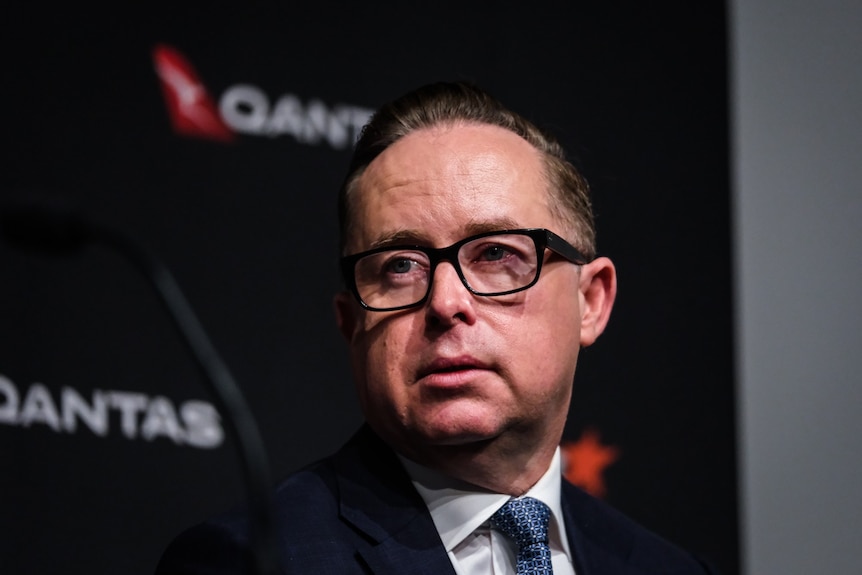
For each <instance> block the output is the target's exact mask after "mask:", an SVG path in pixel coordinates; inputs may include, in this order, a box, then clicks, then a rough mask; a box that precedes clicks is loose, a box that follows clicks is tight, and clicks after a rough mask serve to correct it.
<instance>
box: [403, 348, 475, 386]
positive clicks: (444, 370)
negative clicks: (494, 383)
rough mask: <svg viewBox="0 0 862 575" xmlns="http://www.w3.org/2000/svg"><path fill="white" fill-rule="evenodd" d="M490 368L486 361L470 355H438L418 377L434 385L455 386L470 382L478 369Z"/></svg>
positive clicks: (420, 371) (427, 383)
mask: <svg viewBox="0 0 862 575" xmlns="http://www.w3.org/2000/svg"><path fill="white" fill-rule="evenodd" d="M488 369H490V366H488V365H487V364H486V363H484V362H482V361H479V360H478V359H476V358H474V357H472V356H469V355H463V356H458V357H438V358H436V359H434V360H433V361H431V362H430V363H428V364H427V365H425V366H423V367H422V368H421V369H420V370H419V372H418V378H417V379H418V380H421V381H422V383H424V384H426V385H431V386H434V387H453V386H459V385H464V384H467V383H470V382H471V381H472V380H473V379H474V378H475V376H476V375H477V372H478V371H484V370H488Z"/></svg>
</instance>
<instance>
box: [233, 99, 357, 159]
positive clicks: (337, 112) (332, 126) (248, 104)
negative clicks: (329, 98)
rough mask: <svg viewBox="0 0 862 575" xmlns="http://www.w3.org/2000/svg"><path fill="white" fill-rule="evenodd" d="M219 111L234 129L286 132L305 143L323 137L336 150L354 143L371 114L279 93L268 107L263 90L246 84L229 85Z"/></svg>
mask: <svg viewBox="0 0 862 575" xmlns="http://www.w3.org/2000/svg"><path fill="white" fill-rule="evenodd" d="M219 110H220V112H221V116H222V119H223V120H224V121H225V123H226V124H227V125H228V126H230V127H231V128H232V129H234V130H236V131H237V132H241V133H244V134H252V135H257V136H269V137H276V136H285V135H287V136H292V137H293V138H295V139H296V141H297V142H300V143H302V144H308V145H318V144H320V142H321V141H322V140H325V141H326V142H327V143H328V144H329V145H330V146H332V147H333V148H335V149H337V150H340V149H344V148H347V147H349V146H351V145H353V143H354V142H355V141H356V139H357V138H358V137H359V133H360V131H361V130H362V127H363V126H364V125H365V124H366V123H367V122H368V120H369V119H370V118H371V114H372V111H371V110H369V109H367V108H360V107H356V106H347V105H343V104H341V105H337V106H335V107H334V108H333V109H330V108H329V107H328V106H327V105H326V104H325V103H324V102H323V101H321V100H319V99H312V100H310V101H309V102H308V104H307V105H303V103H302V101H301V100H300V99H299V97H298V96H296V95H294V94H284V95H282V96H280V97H279V98H278V100H276V102H275V105H274V106H272V107H271V108H270V104H269V98H268V97H267V95H266V94H265V93H264V92H263V90H261V89H260V88H257V87H255V86H250V85H248V84H238V85H236V86H231V87H230V88H228V89H227V90H226V91H225V92H224V94H222V97H221V100H220V102H219Z"/></svg>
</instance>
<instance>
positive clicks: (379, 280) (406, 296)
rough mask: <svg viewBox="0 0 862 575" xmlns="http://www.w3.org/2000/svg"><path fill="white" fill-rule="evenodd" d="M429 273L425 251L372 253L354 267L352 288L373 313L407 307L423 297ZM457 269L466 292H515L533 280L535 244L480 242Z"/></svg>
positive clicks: (520, 238)
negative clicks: (372, 309)
mask: <svg viewBox="0 0 862 575" xmlns="http://www.w3.org/2000/svg"><path fill="white" fill-rule="evenodd" d="M453 264H455V262H453ZM433 267H434V266H433V262H432V261H431V259H430V257H429V256H428V254H427V253H425V252H424V251H419V250H415V249H392V250H386V251H382V252H377V253H373V254H370V255H368V256H366V257H364V258H362V259H360V260H359V261H358V262H356V267H355V280H356V287H357V289H358V291H359V295H360V297H361V298H362V300H363V301H364V302H365V303H366V305H368V306H370V307H373V308H391V307H399V306H407V305H411V304H414V303H417V302H419V301H421V300H422V299H423V298H424V297H425V295H426V294H427V292H428V288H429V283H430V278H431V274H432V272H433ZM456 267H458V268H460V275H461V278H462V280H463V281H464V282H465V284H466V285H467V287H468V288H469V289H470V290H471V291H473V292H474V293H476V294H477V295H496V294H502V293H505V292H510V291H512V290H517V289H520V288H523V287H526V286H528V285H529V284H530V283H531V282H532V281H533V280H534V279H535V278H536V270H537V268H538V258H537V254H536V244H535V242H534V241H533V238H531V237H530V236H528V235H525V234H499V235H492V236H483V237H479V238H476V239H474V240H472V241H470V242H467V243H465V244H463V245H462V246H461V247H460V249H459V250H458V261H457V264H456Z"/></svg>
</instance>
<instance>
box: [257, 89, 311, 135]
mask: <svg viewBox="0 0 862 575" xmlns="http://www.w3.org/2000/svg"><path fill="white" fill-rule="evenodd" d="M304 116H305V110H304V109H303V108H302V102H300V101H299V98H297V97H296V96H294V95H292V94H285V95H284V96H282V97H281V98H279V99H278V101H277V102H276V103H275V108H274V109H273V111H272V116H271V117H270V118H269V120H268V121H267V123H266V133H267V134H269V135H270V136H278V135H279V134H290V135H291V136H293V137H294V138H296V139H297V140H298V141H300V142H302V141H303V135H302V132H303V125H304V124H305V120H304Z"/></svg>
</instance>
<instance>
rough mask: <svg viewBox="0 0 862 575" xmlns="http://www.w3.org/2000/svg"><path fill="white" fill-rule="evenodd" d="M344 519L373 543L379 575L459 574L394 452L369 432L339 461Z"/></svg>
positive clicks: (369, 549)
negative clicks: (456, 572) (414, 574)
mask: <svg viewBox="0 0 862 575" xmlns="http://www.w3.org/2000/svg"><path fill="white" fill-rule="evenodd" d="M335 466H336V472H337V477H338V487H339V505H340V512H341V516H342V518H343V519H344V521H346V522H347V523H349V524H350V525H352V526H353V527H354V528H355V529H357V530H358V531H360V532H362V533H363V534H364V535H365V537H366V538H367V539H368V540H369V542H370V543H369V545H368V546H363V547H362V548H361V549H360V551H359V553H360V555H361V556H362V558H363V559H364V561H365V562H366V563H367V564H368V566H369V568H370V569H371V570H372V572H373V573H375V575H386V574H391V575H396V574H405V573H421V574H428V575H432V574H433V575H439V574H446V573H450V574H452V575H454V573H455V571H454V569H453V567H452V564H451V562H450V561H449V556H448V555H447V554H446V550H445V549H444V547H443V543H442V542H441V541H440V536H439V535H438V533H437V529H436V528H435V527H434V522H433V520H432V519H431V514H430V513H429V512H428V510H427V508H426V507H425V503H424V501H422V498H421V497H420V496H419V494H418V493H417V492H416V490H415V489H414V487H413V484H412V483H411V481H410V478H409V476H408V475H407V473H406V472H405V471H404V469H403V467H402V466H401V463H400V462H399V461H398V458H397V457H396V456H395V454H394V453H393V452H392V450H391V449H390V448H389V447H388V446H387V445H386V444H384V443H383V441H382V440H380V439H379V438H378V437H377V436H376V435H375V434H374V433H373V432H372V431H371V430H370V429H369V428H368V427H367V426H364V427H363V428H362V429H361V430H360V431H359V432H358V433H357V434H356V435H355V436H354V437H353V439H351V441H350V442H349V443H348V444H347V446H345V448H344V449H343V450H342V451H341V452H339V454H338V455H337V457H336V460H335Z"/></svg>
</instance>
